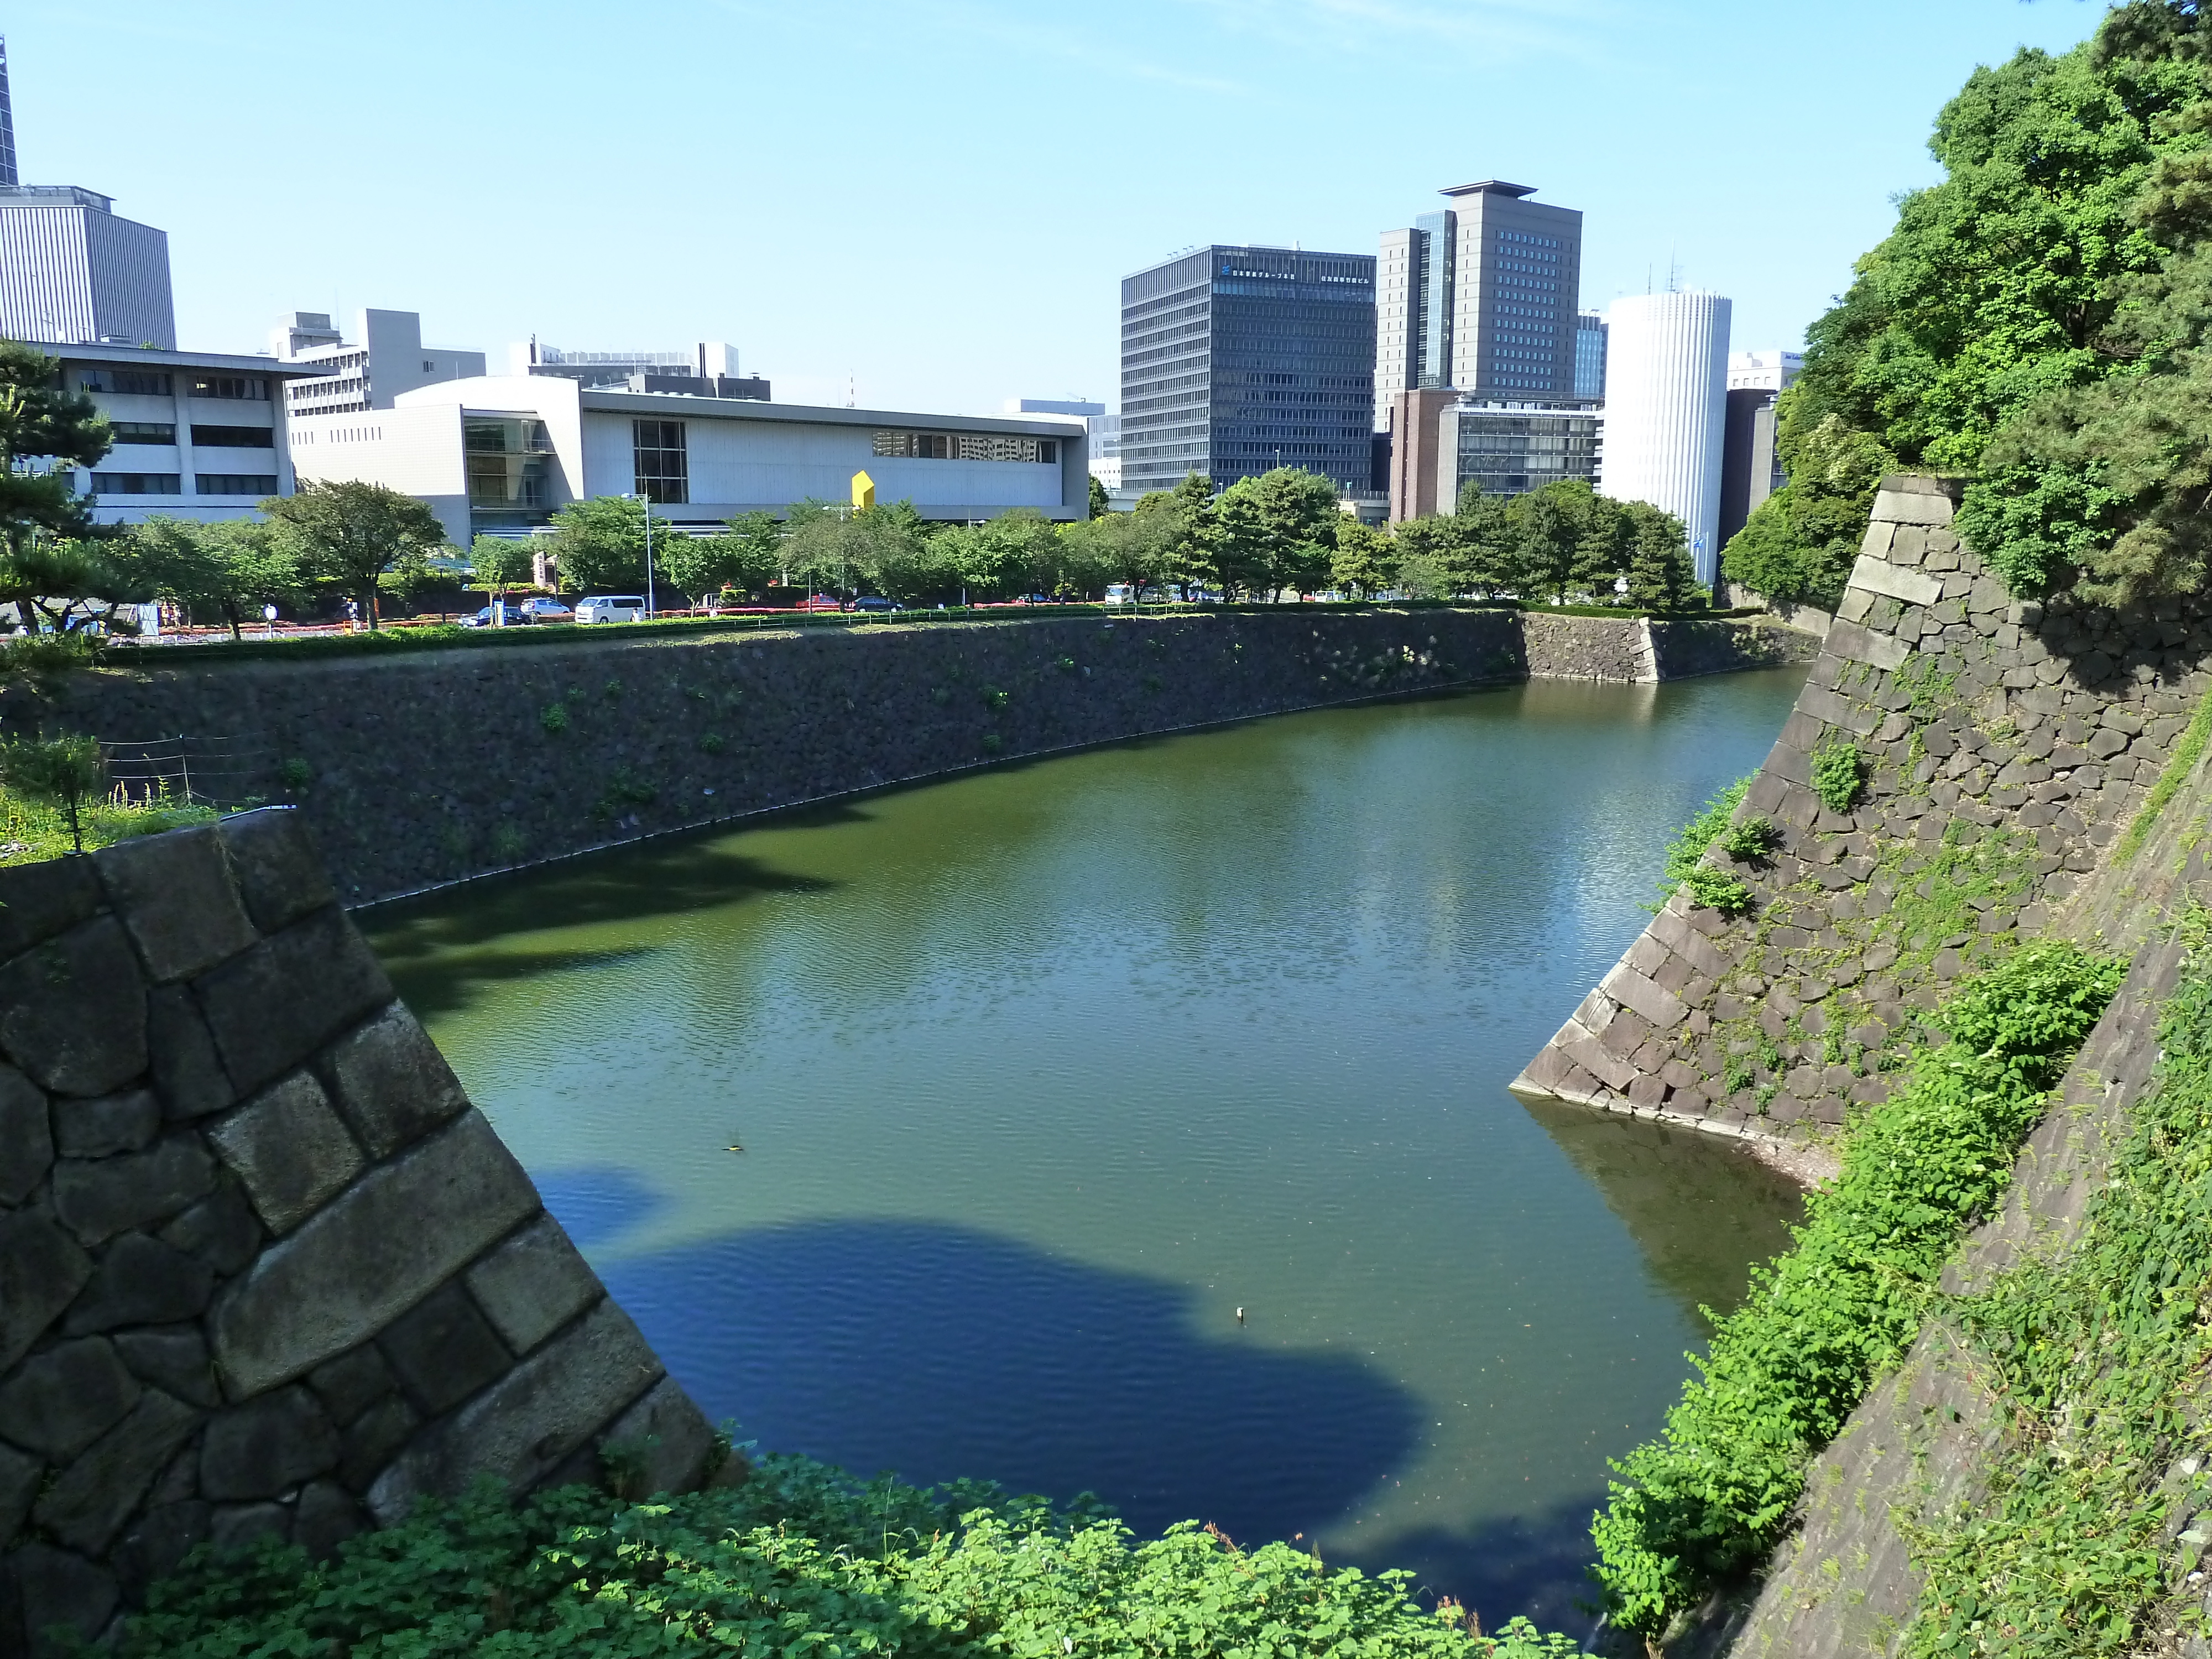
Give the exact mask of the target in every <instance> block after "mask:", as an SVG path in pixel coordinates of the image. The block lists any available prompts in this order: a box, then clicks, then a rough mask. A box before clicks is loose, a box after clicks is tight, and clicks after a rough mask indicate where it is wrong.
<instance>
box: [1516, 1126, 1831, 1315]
mask: <svg viewBox="0 0 2212 1659" xmlns="http://www.w3.org/2000/svg"><path fill="white" fill-rule="evenodd" d="M1521 1105H1522V1108H1523V1109H1525V1110H1526V1111H1527V1112H1528V1115H1529V1116H1530V1117H1532V1118H1534V1120H1535V1121H1537V1122H1538V1123H1539V1124H1541V1126H1542V1127H1543V1128H1544V1131H1545V1133H1547V1134H1549V1135H1550V1136H1551V1137H1552V1139H1553V1140H1554V1141H1556V1142H1557V1143H1558V1144H1559V1150H1560V1151H1562V1152H1565V1154H1566V1155H1567V1158H1568V1161H1569V1162H1571V1164H1573V1165H1574V1166H1575V1168H1576V1169H1577V1170H1580V1171H1581V1172H1582V1173H1583V1176H1586V1177H1588V1178H1589V1182H1590V1184H1591V1185H1592V1186H1594V1187H1595V1188H1597V1190H1598V1193H1599V1194H1600V1195H1601V1197H1602V1198H1603V1199H1604V1200H1605V1205H1606V1207H1607V1209H1609V1210H1611V1211H1612V1212H1613V1214H1614V1215H1616V1216H1618V1217H1619V1218H1620V1221H1621V1225H1624V1226H1626V1228H1627V1229H1628V1231H1629V1236H1630V1237H1632V1238H1633V1239H1634V1240H1635V1241H1636V1244H1637V1248H1638V1249H1639V1250H1640V1251H1641V1252H1642V1253H1643V1255H1644V1265H1645V1266H1646V1267H1648V1268H1649V1269H1650V1273H1651V1277H1652V1279H1654V1280H1655V1281H1656V1283H1657V1284H1658V1285H1660V1287H1661V1288H1662V1289H1663V1290H1664V1291H1666V1292H1667V1294H1668V1295H1669V1296H1670V1297H1674V1300H1675V1301H1676V1302H1677V1303H1678V1304H1680V1306H1681V1308H1682V1310H1684V1311H1685V1312H1686V1313H1687V1314H1689V1315H1690V1316H1692V1318H1695V1319H1697V1320H1698V1321H1699V1323H1700V1325H1702V1326H1703V1327H1704V1328H1705V1331H1706V1332H1707V1333H1708V1334H1710V1333H1711V1329H1712V1323H1711V1321H1710V1320H1707V1319H1706V1318H1705V1316H1704V1315H1703V1314H1702V1313H1700V1312H1699V1310H1700V1309H1701V1308H1711V1309H1712V1310H1714V1311H1715V1312H1716V1313H1721V1314H1727V1313H1730V1312H1733V1311H1734V1310H1735V1309H1736V1308H1737V1307H1738V1306H1740V1305H1741V1303H1742V1301H1743V1297H1744V1292H1745V1291H1746V1290H1747V1288H1749V1287H1748V1285H1747V1280H1746V1276H1745V1269H1746V1264H1747V1263H1755V1262H1759V1261H1768V1260H1771V1258H1772V1257H1774V1256H1776V1255H1780V1254H1781V1253H1782V1252H1783V1251H1784V1250H1786V1249H1789V1248H1790V1243H1791V1240H1790V1228H1791V1227H1793V1226H1795V1225H1797V1224H1799V1223H1800V1222H1802V1221H1803V1220H1804V1218H1805V1194H1804V1191H1803V1189H1802V1188H1800V1187H1799V1186H1798V1185H1797V1183H1796V1182H1793V1181H1791V1180H1790V1179H1789V1178H1788V1177H1787V1176H1783V1175H1780V1174H1778V1173H1777V1172H1776V1171H1775V1170H1771V1169H1769V1168H1768V1167H1767V1166H1766V1165H1765V1164H1761V1163H1760V1162H1759V1160H1758V1159H1757V1158H1753V1156H1752V1155H1751V1154H1750V1153H1749V1152H1746V1151H1744V1149H1743V1148H1742V1147H1741V1146H1732V1145H1730V1144H1729V1142H1727V1141H1724V1140H1723V1139H1719V1138H1718V1137H1717V1136H1713V1135H1708V1134H1702V1133H1699V1132H1698V1131H1697V1130H1695V1129H1676V1128H1670V1127H1668V1126H1667V1125H1665V1124H1662V1123H1654V1122H1651V1121H1648V1120H1644V1119H1639V1118H1632V1117H1623V1116H1621V1115H1619V1114H1618V1113H1614V1112H1596V1111H1589V1110H1587V1109H1583V1108H1581V1107H1576V1106H1566V1105H1560V1104H1556V1103H1550V1102H1546V1101H1534V1100H1524V1101H1522V1102H1521Z"/></svg>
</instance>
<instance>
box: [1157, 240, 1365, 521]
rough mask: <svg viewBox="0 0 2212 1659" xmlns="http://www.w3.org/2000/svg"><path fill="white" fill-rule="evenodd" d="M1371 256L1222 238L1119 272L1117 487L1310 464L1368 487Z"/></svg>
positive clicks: (1224, 478) (1358, 489)
mask: <svg viewBox="0 0 2212 1659" xmlns="http://www.w3.org/2000/svg"><path fill="white" fill-rule="evenodd" d="M1374 425H1375V259H1374V256H1372V255H1371V254H1364V253H1308V252H1304V251H1302V250H1298V249H1294V248H1279V247H1232V246H1212V247H1207V248H1199V249H1195V250H1193V251H1192V252H1188V253H1182V254H1178V255H1177V256H1176V258H1172V259H1170V260H1168V261H1166V262H1165V263H1164V264H1157V265H1154V266H1152V268H1151V269H1150V270H1140V271H1138V272H1137V273H1136V274H1135V275H1133V276H1127V277H1125V278H1123V279H1122V283H1121V488H1122V490H1123V492H1124V493H1125V494H1130V495H1142V494H1144V493H1145V492H1146V491H1148V490H1154V489H1174V488H1175V487H1176V485H1177V484H1178V483H1182V479H1183V477H1184V475H1185V474H1186V473H1189V472H1198V473H1200V474H1202V475H1204V476H1205V477H1208V478H1210V479H1212V482H1213V487H1214V488H1215V489H1226V488H1227V487H1228V486H1229V485H1231V484H1232V483H1236V482H1237V479H1239V478H1243V477H1251V476H1253V475H1254V474H1256V473H1261V472H1266V471H1269V470H1270V469H1272V468H1273V467H1276V466H1297V467H1304V469H1305V470H1306V471H1309V472H1319V473H1322V474H1324V475H1326V476H1327V477H1329V478H1332V479H1334V481H1335V483H1336V485H1337V487H1338V489H1340V490H1342V491H1343V492H1344V493H1346V494H1347V495H1368V494H1370V493H1371V490H1372V468H1373V444H1372V441H1371V437H1370V435H1371V434H1372V432H1373V429H1374Z"/></svg>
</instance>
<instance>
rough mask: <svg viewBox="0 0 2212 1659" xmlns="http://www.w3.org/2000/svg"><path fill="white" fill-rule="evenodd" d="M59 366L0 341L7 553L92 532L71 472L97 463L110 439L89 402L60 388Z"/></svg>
mask: <svg viewBox="0 0 2212 1659" xmlns="http://www.w3.org/2000/svg"><path fill="white" fill-rule="evenodd" d="M61 367H62V366H61V364H60V363H59V362H56V361H55V360H54V359H53V358H52V357H49V356H46V354H45V353H44V352H42V351H40V350H39V349H38V348H36V347H35V346H28V345H25V344H24V343H21V341H19V340H0V539H4V541H5V543H6V550H7V551H8V552H9V553H10V554H14V553H20V552H21V551H22V550H24V549H26V548H27V547H29V546H30V545H31V544H33V543H34V542H38V541H42V540H52V539H68V538H82V537H83V536H85V535H86V534H88V532H89V531H90V528H91V523H92V520H91V514H90V513H89V511H88V508H87V506H86V503H85V501H83V499H82V497H80V496H79V495H77V493H76V479H75V477H73V476H72V475H71V473H70V471H69V469H70V468H71V467H77V466H92V465H95V464H96V463H98V462H99V460H100V458H101V457H103V456H105V455H106V453H107V451H108V448H109V446H110V444H111V442H112V435H111V433H110V432H109V429H108V425H107V420H106V416H102V415H101V414H100V411H99V410H98V409H96V408H95V407H94V404H93V401H92V399H91V398H88V397H86V396H85V395H84V394H83V393H82V392H69V391H64V389H63V387H62V374H61Z"/></svg>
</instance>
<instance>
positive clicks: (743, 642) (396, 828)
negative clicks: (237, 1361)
mask: <svg viewBox="0 0 2212 1659" xmlns="http://www.w3.org/2000/svg"><path fill="white" fill-rule="evenodd" d="M1676 626H1680V625H1676ZM1692 627H1693V629H1697V630H1700V631H1699V633H1698V634H1697V638H1698V639H1699V641H1700V642H1699V647H1698V651H1697V653H1696V658H1697V659H1696V663H1695V665H1693V666H1687V667H1684V668H1682V669H1680V671H1686V672H1699V673H1704V672H1711V671H1716V670H1717V669H1719V668H1724V667H1731V666H1732V667H1756V666H1762V665H1767V664H1769V663H1771V662H1774V661H1777V660H1787V659H1789V657H1788V651H1789V648H1790V646H1791V644H1792V643H1793V642H1795V643H1796V647H1797V648H1798V649H1799V651H1800V653H1801V655H1800V657H1799V659H1800V660H1802V651H1803V649H1804V647H1805V644H1806V643H1807V642H1805V641H1802V640H1801V639H1799V636H1796V635H1784V634H1780V633H1778V632H1776V631H1775V630H1771V629H1754V628H1751V627H1747V626H1745V625H1743V624H1738V623H1707V624H1694V625H1692ZM1524 629H1525V638H1524ZM1670 637H1671V636H1670ZM1677 654H1678V653H1673V652H1667V653H1662V657H1663V658H1666V659H1668V660H1671V659H1673V658H1674V656H1675V655H1677ZM154 660H155V662H156V664H158V662H159V660H160V659H158V658H156V659H154ZM1655 672H1659V673H1660V674H1662V677H1664V675H1665V674H1666V673H1667V672H1668V670H1667V669H1666V668H1665V666H1664V664H1663V663H1662V666H1661V667H1660V668H1659V669H1657V670H1655V669H1654V667H1653V662H1652V657H1651V652H1650V646H1649V643H1648V641H1647V640H1646V639H1645V635H1644V629H1643V627H1642V624H1640V623H1635V622H1626V623H1616V622H1612V621H1608V620H1606V619H1602V618H1579V617H1529V618H1527V619H1526V621H1525V623H1524V620H1523V618H1522V617H1520V616H1519V615H1518V614H1517V613H1516V612H1513V611H1474V610H1468V611H1454V610H1441V609H1439V610H1419V611H1372V612H1365V613H1356V614H1342V613H1316V612H1315V611H1312V610H1310V609H1308V608H1304V607H1292V606H1285V607H1283V608H1282V610H1281V611H1280V612H1279V614H1273V613H1267V612H1259V613H1254V612H1249V611H1241V612H1232V613H1229V614H1226V615H1221V616H1210V615H1200V616H1185V617H1149V618H1143V619H1139V618H1133V617H1131V618H1117V619H1114V620H1112V621H1109V622H1103V623H1102V622H1100V621H1097V620H1092V619H1073V620H1070V619H1053V620H1046V621H1040V622H1025V623H1006V624H994V625H979V624H955V625H946V626H932V625H927V624H902V625H900V626H898V627H897V628H895V629H890V628H887V629H871V630H867V631H865V632H854V633H845V632H838V633H835V634H831V633H826V632H824V633H807V634H798V635H788V634H786V635H765V636H763V635H721V636H717V637H708V638H704V639H702V638H698V637H696V636H694V637H690V638H681V639H678V640H675V641H670V640H668V639H666V638H665V636H664V637H662V638H659V639H653V638H650V637H649V636H648V637H647V638H646V639H640V638H638V637H637V636H636V635H630V634H625V633H623V632H622V631H619V630H615V629H608V630H605V631H603V632H592V631H586V632H584V633H582V634H581V635H580V637H578V638H576V639H575V640H574V641H567V642H563V643H562V644H558V645H538V646H533V647H526V648H516V649H508V650H457V651H451V652H425V653H420V654H419V655H418V654H413V653H410V654H409V655H407V656H405V657H403V658H399V659H368V658H342V659H325V660H322V661H301V662H294V663H287V662H281V661H280V662H245V663H227V664H218V665H209V666H206V667H201V668H193V667H189V666H186V667H180V668H165V667H161V666H158V665H156V666H153V667H151V668H148V669H131V670H115V671H101V672H97V673H86V672H79V673H76V674H72V675H70V676H69V677H68V678H66V679H64V680H63V681H61V682H59V683H58V684H52V685H49V686H45V687H40V686H36V685H29V684H17V685H15V686H12V687H9V688H7V689H6V690H0V731H5V732H26V731H32V730H40V729H43V730H46V731H48V732H52V731H56V730H71V731H79V732H91V733H93V734H94V735H95V736H98V737H100V738H104V739H107V740H110V741H112V740H116V739H137V738H155V737H161V736H165V735H172V736H173V735H174V734H177V733H179V732H183V733H189V734H192V735H194V736H197V737H213V738H243V739H245V740H246V742H247V743H248V744H250V745H251V746H252V747H253V748H254V749H255V750H258V752H259V753H260V754H261V755H262V757H264V760H263V767H264V770H263V773H262V775H261V776H260V778H259V780H258V782H257V783H255V784H254V785H253V786H252V792H253V793H264V794H267V795H269V796H270V797H271V798H279V797H282V798H285V799H291V800H293V801H295V803H296V804H297V805H300V806H301V809H302V811H304V812H305V813H306V814H307V817H308V818H309V820H310V821H311V822H312V823H313V826H314V830H315V834H316V836H317V838H318V840H319V842H320V843H321V845H322V846H323V848H325V853H326V854H327V856H328V857H329V859H330V861H331V872H332V874H333V875H334V877H335V878H336V879H337V884H338V887H339V890H340V892H341V893H342V894H343V896H344V897H345V900H346V902H349V903H359V902H367V901H368V900H372V899H375V898H379V897H383V896H390V895H392V894H395V893H402V892H407V891H412V890H419V889H422V888H425V887H430V886H435V885H437V884H442V883H446V882H450V881H454V880H459V879H462V878H467V877H470V876H473V875H479V874H483V873H485V872H490V871H494V870H498V869H502V868H513V867H516V866H526V865H529V864H532V863H537V862H539V861H542V860H547V859H551V858H557V857H561V856H564V855H566V854H573V853H576V852H580V851H583V850H586V849H588V848H594V847H600V846H607V845H612V844H616V843H618V842H625V841H631V840H635V839H638V838H641V837H643V836H653V835H659V834H665V833H666V832H669V831H671V830H675V829H684V828H687V827H691V826H696V825H702V824H710V823H720V822H725V821H727V820H730V819H733V818H738V817H744V816H746V815H749V814H751V813H756V812H760V811H770V810H773V809H775V808H778V807H784V806H789V805H796V804H799V803H802V802H806V801H811V800H818V799H824V798H827V797H830V796H835V795H839V794H844V793H851V792H853V791H855V790H863V789H870V788H875V787H882V786H884V785H885V784H890V783H896V782H901V781H908V780H913V779H918V778H924V777H929V776H934V775H942V774H945V773H947V772H952V771H957V770H959V769H963V768H966V767H971V766H977V765H986V764H989V763H992V762H994V761H997V760H1002V759H1007V758H1012V757H1017V756H1024V755H1037V754H1046V753H1050V752H1053V751H1055V750H1066V749H1072V748H1078V747H1081V746H1083V745H1085V744H1097V743H1103V742H1110V741H1113V740H1115V739H1118V738H1129V737H1137V736H1143V735H1146V734H1151V733H1158V732H1172V731H1179V730H1185V729H1188V728H1191V727H1194V726H1205V725H1209V724H1214V723H1218V722H1220V721H1224V720H1242V719H1247V718H1251V717H1254V716H1258V715H1263V714H1279V713H1284V712H1286V711H1289V710H1291V709H1297V708H1315V707H1319V706H1324V705H1328V704H1333V703H1344V702H1357V701H1359V700H1361V699H1364V698H1370V697H1376V696H1392V695H1402V694H1407V693H1419V692H1427V691H1436V690H1444V689H1447V688H1450V687H1455V686H1469V685H1480V684H1494V683H1502V682H1508V681H1512V680H1517V679H1520V678H1523V677H1525V676H1527V675H1528V674H1531V673H1534V674H1536V675H1539V676H1545V675H1553V674H1558V675H1568V676H1572V677H1577V678H1601V679H1608V678H1609V679H1625V680H1634V679H1648V678H1652V677H1653V675H1654V673H1655ZM288 762H296V763H299V766H300V767H302V768H304V769H305V771H306V775H307V780H308V781H307V782H306V784H305V785H304V786H302V787H297V788H293V789H287V787H285V785H284V784H283V782H282V775H281V773H280V771H279V767H280V763H288ZM295 770H296V769H295Z"/></svg>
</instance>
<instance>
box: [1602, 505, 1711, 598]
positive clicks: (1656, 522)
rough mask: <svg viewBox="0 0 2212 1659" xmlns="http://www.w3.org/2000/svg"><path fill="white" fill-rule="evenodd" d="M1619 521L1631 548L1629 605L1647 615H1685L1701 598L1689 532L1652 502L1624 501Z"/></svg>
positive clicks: (1680, 522)
mask: <svg viewBox="0 0 2212 1659" xmlns="http://www.w3.org/2000/svg"><path fill="white" fill-rule="evenodd" d="M1617 518H1618V520H1619V521H1620V524H1621V525H1622V526H1624V527H1625V530H1626V541H1627V544H1628V556H1627V561H1626V568H1625V570H1624V571H1623V573H1622V574H1625V575H1626V577H1627V578H1628V602H1629V604H1631V605H1635V606H1637V607H1638V608H1639V609H1642V610H1646V611H1685V610H1688V609H1690V608H1692V605H1693V604H1694V603H1696V602H1697V601H1698V599H1699V587H1698V573H1697V568H1696V567H1695V566H1694V565H1692V563H1691V562H1690V540H1689V532H1687V531H1686V530H1685V529H1684V528H1683V527H1682V521H1681V520H1680V519H1678V518H1676V517H1675V516H1674V514H1673V513H1668V512H1665V511H1663V510H1662V509H1661V508H1659V507H1654V506H1652V504H1651V503H1650V502H1649V501H1624V502H1621V503H1620V506H1619V508H1618V511H1617Z"/></svg>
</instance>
